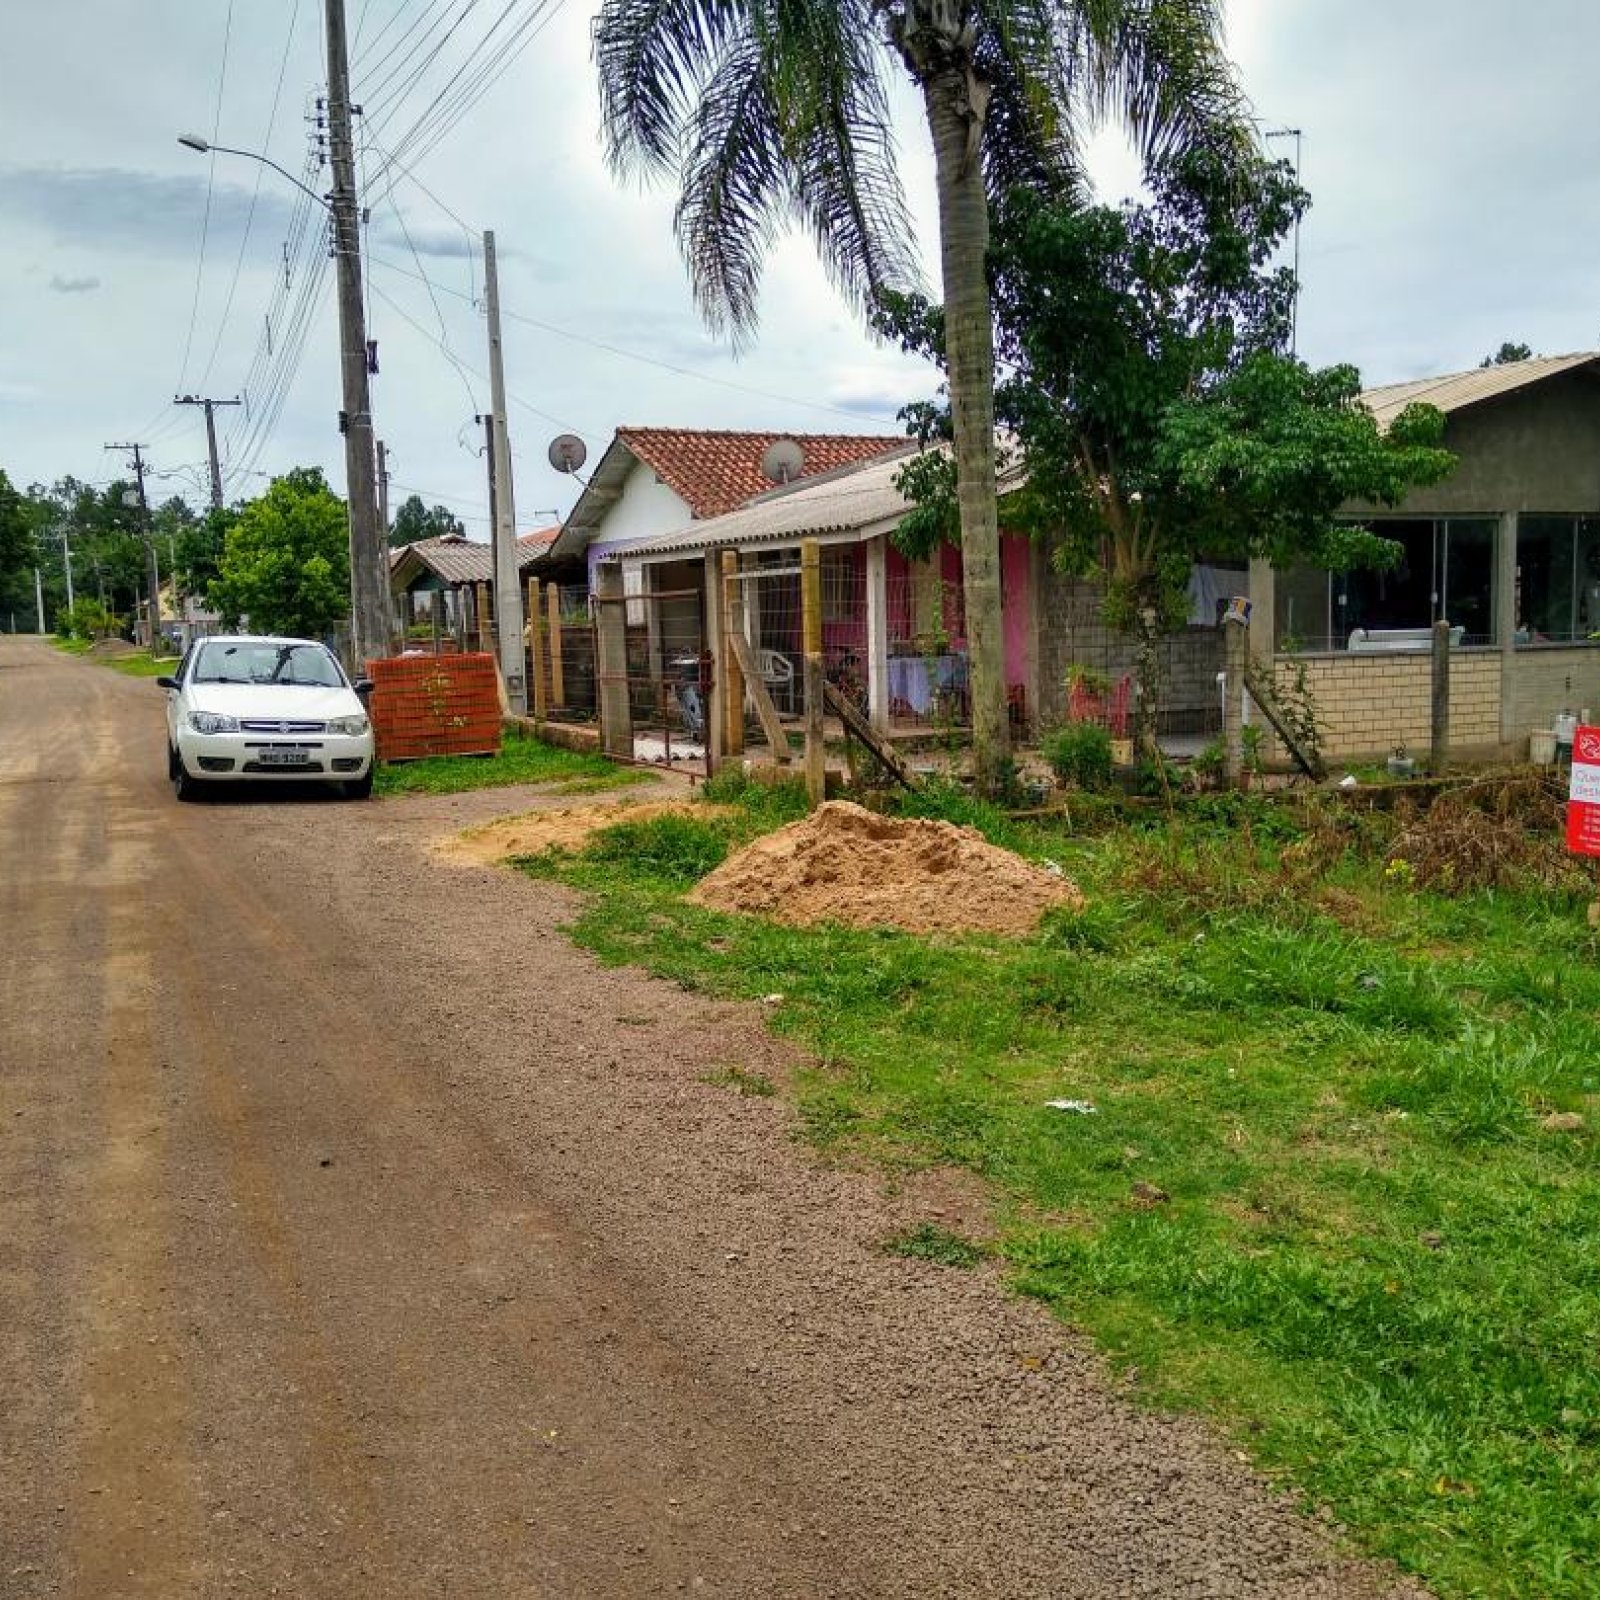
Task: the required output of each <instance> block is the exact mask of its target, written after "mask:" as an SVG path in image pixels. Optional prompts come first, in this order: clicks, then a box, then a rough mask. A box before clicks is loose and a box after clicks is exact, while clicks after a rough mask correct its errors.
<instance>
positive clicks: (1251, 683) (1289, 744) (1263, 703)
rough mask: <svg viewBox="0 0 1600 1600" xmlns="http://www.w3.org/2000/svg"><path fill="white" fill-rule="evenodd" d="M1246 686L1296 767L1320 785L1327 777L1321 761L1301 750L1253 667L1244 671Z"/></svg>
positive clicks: (1248, 667) (1247, 667)
mask: <svg viewBox="0 0 1600 1600" xmlns="http://www.w3.org/2000/svg"><path fill="white" fill-rule="evenodd" d="M1244 686H1245V688H1247V689H1248V690H1249V691H1250V698H1251V699H1252V700H1254V701H1255V703H1256V707H1257V709H1258V710H1259V711H1260V712H1261V715H1262V716H1264V717H1265V718H1266V719H1267V721H1268V722H1270V723H1271V724H1272V731H1273V732H1274V733H1275V734H1277V736H1278V737H1279V738H1280V739H1281V740H1282V741H1283V747H1284V749H1285V750H1287V751H1288V752H1289V754H1290V755H1291V756H1292V757H1293V758H1294V763H1295V765H1296V766H1297V767H1299V769H1300V770H1301V771H1302V772H1303V773H1305V775H1306V776H1307V777H1308V778H1311V779H1313V780H1314V781H1316V782H1318V783H1320V782H1321V781H1322V780H1323V778H1325V777H1326V776H1327V771H1326V769H1325V768H1324V767H1323V765H1322V763H1321V762H1320V761H1313V760H1312V759H1311V757H1310V756H1309V755H1307V754H1306V752H1305V751H1304V750H1303V749H1301V747H1300V742H1299V740H1297V739H1296V738H1295V736H1294V735H1293V734H1292V733H1290V731H1289V730H1288V729H1287V728H1286V727H1285V726H1284V725H1283V719H1282V718H1281V717H1279V715H1278V714H1277V712H1275V711H1274V710H1273V709H1272V705H1271V701H1270V698H1269V696H1268V693H1267V691H1266V690H1265V689H1264V688H1262V687H1261V681H1260V679H1259V677H1258V676H1257V674H1256V671H1255V668H1254V667H1253V666H1250V665H1246V667H1245V669H1244Z"/></svg>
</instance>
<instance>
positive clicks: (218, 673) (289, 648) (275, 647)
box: [190, 640, 344, 689]
mask: <svg viewBox="0 0 1600 1600" xmlns="http://www.w3.org/2000/svg"><path fill="white" fill-rule="evenodd" d="M190 681H191V682H192V683H281V684H287V685H291V686H298V687H302V688H313V689H337V688H338V687H339V686H340V685H341V684H342V683H343V682H344V678H343V676H342V675H341V673H340V671H339V663H338V662H337V661H335V660H334V659H333V657H332V656H331V655H329V653H328V652H327V650H326V649H324V648H323V646H322V645H320V644H273V643H272V642H271V641H269V640H261V641H257V640H245V641H241V642H236V643H233V644H215V643H214V644H204V645H202V646H201V647H200V653H199V655H198V656H197V657H196V658H195V663H194V671H193V673H192V674H191V675H190Z"/></svg>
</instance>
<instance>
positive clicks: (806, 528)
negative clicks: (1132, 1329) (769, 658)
mask: <svg viewBox="0 0 1600 1600" xmlns="http://www.w3.org/2000/svg"><path fill="white" fill-rule="evenodd" d="M916 449H917V447H916V446H915V445H907V446H906V447H905V448H904V449H902V450H900V451H898V452H897V453H896V454H895V455H893V456H889V457H880V458H879V459H877V460H875V461H868V462H864V463H862V464H861V465H859V466H851V467H841V468H839V469H838V470H837V471H835V472H830V473H828V474H826V475H825V476H823V477H818V478H808V479H804V480H802V481H801V482H800V483H797V484H794V485H791V486H790V487H788V488H783V489H774V490H772V491H771V492H770V493H769V494H765V495H762V496H761V497H760V498H759V499H756V500H752V501H751V502H750V503H749V504H748V505H744V506H741V507H740V508H739V509H738V510H737V511H730V512H728V513H727V515H725V516H721V517H707V518H706V519H705V520H704V521H702V522H692V523H690V524H689V525H688V526H687V527H684V528H679V529H677V530H676V531H674V532H672V533H663V534H658V535H657V536H656V537H655V538H654V539H647V540H645V541H644V542H643V543H641V544H632V545H629V546H628V548H626V549H625V550H619V551H616V552H613V553H612V554H611V555H609V556H607V557H605V558H603V559H607V560H620V559H627V560H629V561H655V560H658V559H660V558H662V557H664V556H671V555H679V554H684V553H687V552H692V551H699V550H715V549H744V548H746V547H748V546H752V545H770V544H794V543H795V542H797V541H798V540H800V539H823V540H827V539H829V538H841V537H844V538H857V539H860V538H867V537H870V536H872V535H874V534H878V533H888V532H889V531H890V530H891V529H892V528H894V527H895V526H896V524H898V523H899V521H900V519H901V518H902V517H903V516H905V514H906V512H908V511H909V510H910V509H911V502H910V501H909V500H907V499H906V497H905V496H904V495H903V494H901V492H900V491H899V490H898V489H897V488H896V487H895V479H896V478H897V477H898V476H899V474H900V469H901V468H902V467H903V466H904V465H905V464H906V460H907V458H908V457H909V456H912V455H914V454H915V453H916ZM1001 478H1002V482H1001V489H1002V492H1003V491H1005V490H1006V489H1009V488H1012V487H1014V486H1015V485H1016V484H1017V483H1019V482H1020V481H1021V478H1022V473H1021V471H1020V470H1019V469H1017V468H1012V469H1010V470H1009V471H1006V472H1003V473H1002V474H1001Z"/></svg>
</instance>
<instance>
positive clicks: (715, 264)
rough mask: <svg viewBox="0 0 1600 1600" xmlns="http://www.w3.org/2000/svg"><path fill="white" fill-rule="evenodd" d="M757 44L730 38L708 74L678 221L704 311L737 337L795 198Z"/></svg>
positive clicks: (751, 317) (749, 320) (747, 322)
mask: <svg viewBox="0 0 1600 1600" xmlns="http://www.w3.org/2000/svg"><path fill="white" fill-rule="evenodd" d="M765 67H766V62H765V60H764V58H763V53H762V50H761V47H760V45H758V44H757V42H756V41H755V39H754V38H753V37H752V36H751V35H749V34H746V35H745V36H744V37H743V38H741V39H738V40H735V41H732V42H731V43H730V45H729V48H728V49H727V51H726V53H725V54H724V56H723V59H722V61H721V63H720V65H719V66H718V68H717V70H716V71H715V72H714V73H713V74H712V75H711V77H710V78H709V79H708V80H707V82H706V84H705V86H704V90H703V92H702V94H701V96H700V100H699V104H698V106H697V108H696V110H695V113H694V115H693V118H692V119H691V122H690V126H689V130H688V142H687V147H686V148H685V150H684V152H683V168H682V187H681V191H680V197H679V200H678V208H677V211H676V213H675V215H674V218H673V222H674V226H675V228H676V230H677V235H678V244H679V247H680V248H681V249H682V251H683V258H684V261H685V263H686V264H687V266H688V268H689V280H690V283H691V285H692V287H693V289H694V296H695V301H696V303H697V304H698V305H699V307H700V311H701V314H702V315H703V316H704V317H705V319H706V321H707V323H708V324H709V325H710V326H711V327H712V328H714V329H717V330H719V331H720V330H723V329H731V331H732V333H733V334H734V337H735V339H736V340H737V339H738V338H739V336H740V335H741V334H743V333H744V332H745V331H747V330H748V329H749V328H751V327H752V326H753V325H754V323H755V315H756V293H757V290H758V288H759V286H760V282H761V268H762V263H763V260H764V258H765V256H766V254H767V252H768V251H769V250H770V249H771V247H772V243H773V240H774V238H775V237H776V235H777V231H778V223H779V221H780V219H781V218H782V216H783V215H784V214H785V213H786V212H787V211H788V209H789V208H790V206H791V205H792V203H793V193H794V191H793V177H792V173H791V171H790V167H789V162H788V157H787V152H786V150H785V143H784V138H783V133H782V130H781V129H780V127H779V124H778V116H777V108H776V106H775V104H774V102H773V98H772V95H771V92H770V91H771V85H770V82H769V79H768V77H767V73H766V71H765Z"/></svg>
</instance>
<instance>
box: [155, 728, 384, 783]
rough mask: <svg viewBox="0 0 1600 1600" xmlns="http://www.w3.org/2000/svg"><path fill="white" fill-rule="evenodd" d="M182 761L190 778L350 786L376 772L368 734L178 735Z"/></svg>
mask: <svg viewBox="0 0 1600 1600" xmlns="http://www.w3.org/2000/svg"><path fill="white" fill-rule="evenodd" d="M177 753H178V760H179V761H181V762H182V763H183V770H184V771H185V772H186V773H187V774H188V775H189V776H190V777H191V778H199V779H202V780H204V779H208V778H210V779H217V780H219V781H221V782H238V781H241V780H245V781H249V782H255V781H256V780H258V779H264V780H265V781H267V782H269V783H270V782H272V781H273V780H275V779H276V780H278V781H283V780H286V779H287V780H289V781H291V782H293V781H299V782H301V783H305V782H307V781H311V782H315V781H317V780H319V779H320V780H323V781H325V782H340V783H348V782H350V781H352V780H356V779H360V778H362V777H364V776H365V775H366V774H367V773H368V772H370V771H371V770H372V760H373V744H372V734H371V733H370V732H367V733H360V734H336V733H308V734H281V735H280V734H275V733H274V734H265V733H196V732H195V731H194V729H192V728H184V729H182V730H180V732H179V734H178V744H177Z"/></svg>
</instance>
